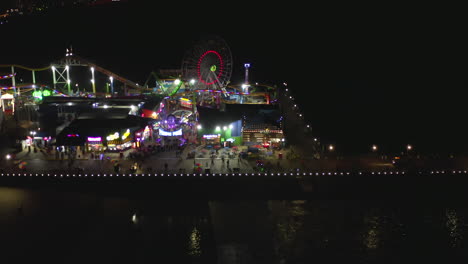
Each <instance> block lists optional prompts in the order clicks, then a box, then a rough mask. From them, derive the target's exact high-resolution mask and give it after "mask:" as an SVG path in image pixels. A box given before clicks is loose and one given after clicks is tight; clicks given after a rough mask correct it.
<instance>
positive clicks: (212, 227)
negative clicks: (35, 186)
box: [0, 188, 468, 264]
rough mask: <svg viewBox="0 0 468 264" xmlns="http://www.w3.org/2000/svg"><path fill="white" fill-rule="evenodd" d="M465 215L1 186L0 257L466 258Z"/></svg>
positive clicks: (448, 209)
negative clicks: (0, 241) (52, 251)
mask: <svg viewBox="0 0 468 264" xmlns="http://www.w3.org/2000/svg"><path fill="white" fill-rule="evenodd" d="M20 208H22V209H21V210H20ZM467 214H468V207H453V206H445V205H441V204H439V205H431V204H429V203H428V204H411V203H410V204H401V203H400V204H392V203H389V202H386V203H379V202H369V201H340V200H313V201H312V200H310V201H309V200H270V201H262V200H253V201H236V200H234V201H209V202H208V201H202V200H201V201H186V200H177V201H176V200H146V199H143V200H141V199H140V200H138V199H131V198H128V197H105V196H96V195H92V194H80V193H60V192H52V191H47V192H46V191H30V190H21V189H13V188H0V223H1V225H0V235H1V237H2V239H3V241H8V242H9V243H7V244H6V245H5V246H4V247H3V248H2V252H4V255H3V258H4V259H9V258H15V259H18V258H19V259H20V260H21V259H22V258H26V257H27V255H25V254H22V252H25V251H27V252H30V253H31V254H28V255H31V256H32V255H34V256H35V257H36V258H37V259H45V258H48V259H51V260H62V261H63V260H64V259H68V258H73V259H75V260H76V262H79V261H86V260H87V259H89V256H91V255H93V256H95V258H96V260H102V261H104V262H106V260H119V261H122V260H125V261H127V260H128V261H130V262H132V261H136V262H138V261H143V260H145V261H153V262H157V261H158V260H169V259H170V260H172V262H174V263H176V262H178V263H213V264H214V263H269V264H270V263H310V262H317V263H343V262H352V263H358V262H359V263H404V262H406V258H407V256H408V255H414V256H420V255H421V254H422V255H421V257H426V259H428V260H431V259H432V258H437V257H441V256H444V259H446V258H449V257H454V256H456V257H458V258H461V259H463V260H468V255H467V253H466V251H467V250H466V244H467V243H466V235H467V230H466V228H465V220H464V218H465V217H466V215H467ZM134 215H136V219H137V220H138V221H132V220H134ZM18 244H21V247H20V248H19V247H17V246H16V245H18ZM52 245H53V247H54V248H56V252H58V253H55V254H54V255H50V253H48V252H50V251H48V250H47V249H48V248H49V247H50V246H52ZM84 252H85V253H84ZM107 262H108V261H107Z"/></svg>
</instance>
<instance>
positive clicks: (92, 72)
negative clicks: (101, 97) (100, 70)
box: [91, 67, 96, 94]
mask: <svg viewBox="0 0 468 264" xmlns="http://www.w3.org/2000/svg"><path fill="white" fill-rule="evenodd" d="M91 83H92V84H93V94H96V84H95V82H94V67H91Z"/></svg>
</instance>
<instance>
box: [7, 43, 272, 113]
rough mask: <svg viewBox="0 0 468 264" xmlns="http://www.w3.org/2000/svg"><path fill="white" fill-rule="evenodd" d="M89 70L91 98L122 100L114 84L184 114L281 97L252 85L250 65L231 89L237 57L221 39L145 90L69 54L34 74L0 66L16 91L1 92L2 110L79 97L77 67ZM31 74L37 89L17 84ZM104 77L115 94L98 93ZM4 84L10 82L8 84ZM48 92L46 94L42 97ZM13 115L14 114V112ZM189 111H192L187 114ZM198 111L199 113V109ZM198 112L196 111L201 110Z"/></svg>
mask: <svg viewBox="0 0 468 264" xmlns="http://www.w3.org/2000/svg"><path fill="white" fill-rule="evenodd" d="M77 66H79V67H89V69H90V73H91V85H92V93H89V94H88V96H91V97H99V96H100V94H104V96H106V97H114V96H117V92H116V91H115V90H114V81H119V82H120V83H121V84H122V85H123V86H120V87H123V91H122V90H121V91H120V93H119V94H120V95H122V94H123V95H125V96H127V95H129V94H130V93H129V89H128V88H131V89H132V91H133V92H132V93H131V94H140V95H141V94H150V95H151V94H153V95H161V96H164V98H165V99H167V100H168V101H176V102H180V104H181V106H182V109H183V108H184V107H183V106H184V105H185V108H189V106H199V107H209V108H220V107H221V106H222V104H270V103H271V102H272V99H273V98H272V97H275V92H276V89H275V88H274V87H271V86H268V85H258V84H256V85H250V84H249V83H248V79H247V75H248V68H249V67H250V64H246V65H244V66H245V68H246V80H245V83H244V84H242V85H237V86H236V85H231V84H230V78H231V75H232V67H233V62H232V55H231V51H230V48H229V47H228V45H227V44H226V42H225V41H224V40H223V39H221V38H219V37H216V36H215V37H211V38H205V39H201V40H199V41H198V42H197V43H196V44H195V45H194V46H193V47H192V48H191V49H189V50H187V52H186V53H185V56H184V58H183V60H182V67H181V69H180V70H174V71H172V74H168V71H166V74H164V71H160V72H159V73H156V72H152V73H151V74H150V76H149V77H148V80H147V81H146V82H145V84H144V85H143V86H141V85H138V84H137V83H135V82H132V81H130V80H128V79H126V78H123V77H121V76H120V75H118V74H115V73H113V72H111V71H109V70H107V69H104V68H102V67H100V66H98V65H97V64H95V63H93V62H90V61H89V60H86V59H84V58H82V57H79V56H77V55H76V54H74V53H73V51H72V49H71V48H70V49H67V51H66V54H65V57H64V58H62V59H61V60H59V61H56V62H54V63H52V64H51V65H50V66H47V67H43V68H29V67H25V66H21V65H0V70H1V69H2V68H8V69H9V70H11V72H10V73H8V74H5V75H3V76H2V75H0V84H2V81H4V80H7V81H8V80H10V81H11V86H3V87H2V86H0V92H1V94H2V95H1V96H2V103H1V106H2V109H3V111H5V112H7V113H10V112H11V113H13V112H14V104H15V100H17V101H21V100H24V99H25V98H26V97H28V96H29V97H33V98H34V97H36V98H38V97H41V96H42V95H44V96H47V95H59V96H76V94H74V92H73V90H72V85H71V80H70V71H71V68H72V67H77ZM18 69H21V70H26V71H29V72H31V74H32V83H23V84H17V83H16V77H17V72H16V70H18ZM47 70H51V71H52V81H53V82H52V87H50V88H49V86H48V85H41V84H38V83H36V73H37V72H42V71H47ZM95 72H99V73H101V74H104V75H105V76H107V77H108V78H109V83H108V84H110V88H111V89H110V90H111V91H110V93H109V91H108V93H98V92H97V90H96V82H95V76H94V73H95ZM151 78H154V80H155V87H149V81H150V79H151ZM3 83H4V82H3ZM43 91H46V93H45V94H42V92H43ZM39 93H41V94H39ZM9 109H10V110H9ZM186 110H188V109H186ZM193 110H195V109H194V108H193ZM195 111H196V110H195Z"/></svg>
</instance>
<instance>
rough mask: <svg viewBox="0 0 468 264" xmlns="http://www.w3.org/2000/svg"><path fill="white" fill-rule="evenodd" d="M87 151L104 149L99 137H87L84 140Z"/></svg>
mask: <svg viewBox="0 0 468 264" xmlns="http://www.w3.org/2000/svg"><path fill="white" fill-rule="evenodd" d="M86 150H87V151H90V152H91V151H104V150H105V146H104V143H103V142H102V138H101V137H88V138H87V140H86Z"/></svg>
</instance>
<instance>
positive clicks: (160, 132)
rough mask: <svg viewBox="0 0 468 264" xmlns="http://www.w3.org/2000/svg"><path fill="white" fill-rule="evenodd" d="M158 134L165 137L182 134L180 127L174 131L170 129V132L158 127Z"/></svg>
mask: <svg viewBox="0 0 468 264" xmlns="http://www.w3.org/2000/svg"><path fill="white" fill-rule="evenodd" d="M159 135H160V136H166V137H173V136H182V128H181V129H179V130H176V131H172V132H171V131H165V130H162V129H159Z"/></svg>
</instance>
